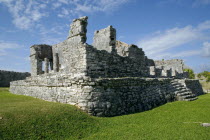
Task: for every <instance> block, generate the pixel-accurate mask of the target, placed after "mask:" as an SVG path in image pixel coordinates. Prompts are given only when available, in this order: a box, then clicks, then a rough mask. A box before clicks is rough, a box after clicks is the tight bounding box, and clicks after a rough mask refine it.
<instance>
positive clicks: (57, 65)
mask: <svg viewBox="0 0 210 140" xmlns="http://www.w3.org/2000/svg"><path fill="white" fill-rule="evenodd" d="M53 61H54V65H53V68H54V71H55V72H58V71H59V57H58V53H55V54H54V59H53Z"/></svg>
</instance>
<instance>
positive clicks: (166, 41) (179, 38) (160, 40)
mask: <svg viewBox="0 0 210 140" xmlns="http://www.w3.org/2000/svg"><path fill="white" fill-rule="evenodd" d="M199 38H201V34H200V33H199V32H198V31H197V30H195V29H194V28H193V27H192V26H186V27H184V28H177V27H176V28H173V29H169V30H166V31H163V32H160V33H158V34H155V35H152V36H151V37H149V38H147V39H144V40H141V41H140V42H138V45H139V46H140V47H142V48H143V49H144V50H145V51H146V52H147V55H149V56H151V55H154V54H158V53H161V52H164V51H166V50H168V49H171V48H174V47H177V46H180V45H183V44H186V43H188V42H191V41H194V40H196V39H199Z"/></svg>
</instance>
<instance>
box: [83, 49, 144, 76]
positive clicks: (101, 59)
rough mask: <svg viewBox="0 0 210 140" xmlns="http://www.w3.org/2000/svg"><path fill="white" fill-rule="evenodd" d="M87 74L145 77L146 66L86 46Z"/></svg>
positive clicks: (127, 58)
mask: <svg viewBox="0 0 210 140" xmlns="http://www.w3.org/2000/svg"><path fill="white" fill-rule="evenodd" d="M86 49H87V54H86V61H87V62H86V63H87V76H90V77H94V78H98V77H110V78H113V77H146V76H148V68H147V67H146V66H144V65H143V66H142V65H141V63H139V62H137V61H134V60H133V59H131V58H129V57H122V56H120V55H118V54H110V53H108V52H107V51H105V50H102V51H100V50H97V49H95V48H94V47H91V46H88V45H87V46H86Z"/></svg>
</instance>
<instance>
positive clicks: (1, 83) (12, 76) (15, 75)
mask: <svg viewBox="0 0 210 140" xmlns="http://www.w3.org/2000/svg"><path fill="white" fill-rule="evenodd" d="M30 75H31V74H30V73H29V72H14V71H5V70H0V87H9V86H10V82H12V81H16V80H23V79H25V78H26V77H29V76H30Z"/></svg>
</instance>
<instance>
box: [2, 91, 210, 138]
mask: <svg viewBox="0 0 210 140" xmlns="http://www.w3.org/2000/svg"><path fill="white" fill-rule="evenodd" d="M200 123H210V94H206V95H202V96H200V97H199V99H198V100H196V101H192V102H184V101H183V102H182V101H177V102H173V103H168V104H166V105H163V106H160V107H158V108H155V109H153V110H150V111H146V112H142V113H136V114H131V115H124V116H117V117H111V118H98V117H92V116H89V115H87V114H86V113H83V112H81V111H80V110H79V109H77V108H76V107H74V106H71V105H66V104H60V103H52V102H46V101H42V100H39V99H35V98H32V97H27V96H22V95H13V94H11V93H9V92H8V89H7V88H0V139H6V140H10V139H11V140H18V139H21V140H24V139H27V140H28V139H36V140H37V139H50V140H53V139H56V140H57V139H58V140H60V139H61V140H62V139H67V140H71V139H72V140H76V139H86V140H92V139H95V140H103V139H104V140H109V139H112V140H139V139H145V140H148V139H149V140H176V139H177V140H210V127H202V126H201V125H200Z"/></svg>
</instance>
